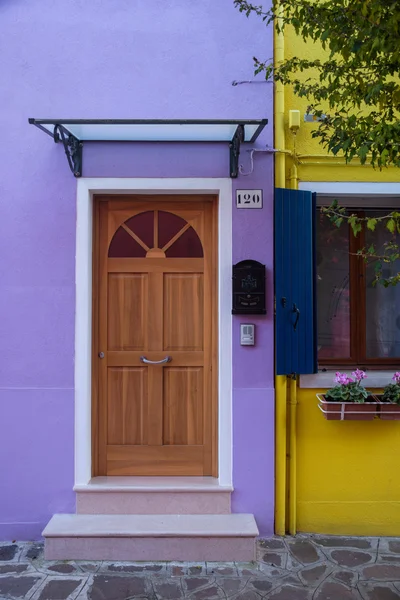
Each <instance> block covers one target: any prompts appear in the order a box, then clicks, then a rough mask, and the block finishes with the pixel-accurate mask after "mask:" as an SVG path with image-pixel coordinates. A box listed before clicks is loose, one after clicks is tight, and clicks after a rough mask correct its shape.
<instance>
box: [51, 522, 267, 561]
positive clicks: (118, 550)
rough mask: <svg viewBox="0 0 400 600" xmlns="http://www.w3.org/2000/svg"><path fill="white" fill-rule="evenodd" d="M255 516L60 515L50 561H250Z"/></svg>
mask: <svg viewBox="0 0 400 600" xmlns="http://www.w3.org/2000/svg"><path fill="white" fill-rule="evenodd" d="M257 536H258V529H257V525H256V522H255V519H254V516H253V515H249V514H222V515H221V514H219V515H81V514H75V515H69V514H56V515H54V516H53V517H52V518H51V520H50V521H49V523H48V525H47V526H46V528H45V529H44V531H43V537H44V538H45V557H46V559H47V560H112V561H115V560H129V561H141V560H146V561H159V560H176V561H224V562H225V561H246V562H247V561H251V560H254V559H255V547H256V544H255V541H256V538H257Z"/></svg>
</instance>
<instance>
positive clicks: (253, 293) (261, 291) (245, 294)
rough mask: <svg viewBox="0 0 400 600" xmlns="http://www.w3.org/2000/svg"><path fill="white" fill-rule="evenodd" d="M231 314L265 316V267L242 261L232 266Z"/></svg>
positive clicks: (250, 261)
mask: <svg viewBox="0 0 400 600" xmlns="http://www.w3.org/2000/svg"><path fill="white" fill-rule="evenodd" d="M232 303H233V306H232V314H233V315H265V314H266V312H267V310H266V308H265V265H263V264H261V263H260V262H258V261H256V260H242V261H241V262H239V263H237V264H236V265H233V273H232Z"/></svg>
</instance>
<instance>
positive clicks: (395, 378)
mask: <svg viewBox="0 0 400 600" xmlns="http://www.w3.org/2000/svg"><path fill="white" fill-rule="evenodd" d="M392 380H393V381H394V382H395V383H397V384H400V371H397V372H396V373H395V374H394V375H393V377H392Z"/></svg>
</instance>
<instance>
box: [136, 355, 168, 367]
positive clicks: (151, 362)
mask: <svg viewBox="0 0 400 600" xmlns="http://www.w3.org/2000/svg"><path fill="white" fill-rule="evenodd" d="M171 360H172V357H171V356H166V357H165V358H163V359H162V360H148V359H147V358H146V357H145V356H141V357H140V362H142V363H144V364H145V365H163V364H164V363H169V362H171Z"/></svg>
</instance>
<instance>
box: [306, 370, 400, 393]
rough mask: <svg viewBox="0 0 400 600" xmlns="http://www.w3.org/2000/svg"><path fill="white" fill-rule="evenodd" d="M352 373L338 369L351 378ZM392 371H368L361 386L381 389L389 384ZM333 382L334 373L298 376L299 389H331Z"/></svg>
mask: <svg viewBox="0 0 400 600" xmlns="http://www.w3.org/2000/svg"><path fill="white" fill-rule="evenodd" d="M352 371H354V369H350V370H344V369H340V372H341V373H346V374H347V375H350V376H351V373H352ZM393 373H394V370H391V371H368V373H367V378H366V380H364V381H363V384H364V385H365V387H367V388H383V387H385V385H387V384H388V383H390V382H391V380H392V377H393ZM334 380H335V371H326V372H322V371H321V372H320V373H314V374H312V375H300V383H299V387H301V388H315V389H328V388H331V387H333V385H334Z"/></svg>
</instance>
